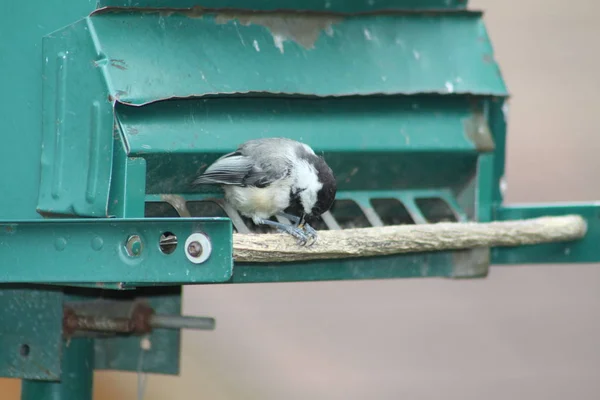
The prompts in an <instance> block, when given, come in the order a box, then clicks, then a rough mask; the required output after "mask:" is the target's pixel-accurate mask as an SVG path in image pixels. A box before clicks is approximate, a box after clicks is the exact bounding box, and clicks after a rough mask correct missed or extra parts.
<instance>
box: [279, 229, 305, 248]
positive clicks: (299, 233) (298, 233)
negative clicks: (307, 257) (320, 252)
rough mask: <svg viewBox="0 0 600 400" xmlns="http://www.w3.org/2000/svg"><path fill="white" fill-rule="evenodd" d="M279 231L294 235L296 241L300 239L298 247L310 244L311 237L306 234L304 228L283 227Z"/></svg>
mask: <svg viewBox="0 0 600 400" xmlns="http://www.w3.org/2000/svg"><path fill="white" fill-rule="evenodd" d="M278 230H280V231H282V232H285V233H287V234H289V235H292V236H293V237H295V238H296V239H298V245H300V246H304V245H306V243H307V242H308V238H309V236H308V235H306V233H304V231H303V230H302V228H298V227H294V226H289V227H288V226H286V227H285V228H283V227H281V228H278Z"/></svg>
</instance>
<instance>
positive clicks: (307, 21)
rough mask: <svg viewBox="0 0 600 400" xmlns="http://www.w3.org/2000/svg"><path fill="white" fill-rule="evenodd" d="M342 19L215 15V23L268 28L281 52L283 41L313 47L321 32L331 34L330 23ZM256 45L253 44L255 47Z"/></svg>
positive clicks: (276, 14)
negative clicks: (237, 23)
mask: <svg viewBox="0 0 600 400" xmlns="http://www.w3.org/2000/svg"><path fill="white" fill-rule="evenodd" d="M342 20H343V18H341V17H334V16H331V15H327V16H324V15H300V14H297V15H294V14H289V13H288V14H284V13H273V14H257V13H223V12H221V13H219V14H217V15H216V16H215V22H216V23H217V24H228V23H230V22H233V23H236V21H237V22H239V23H240V24H241V25H244V26H250V25H260V26H262V27H265V28H267V29H268V30H269V32H270V33H271V35H273V41H274V44H275V47H277V48H278V49H279V51H280V52H281V53H282V54H283V52H284V49H283V43H284V42H285V41H288V40H289V41H292V42H295V43H296V44H299V45H300V46H302V47H304V48H305V49H307V50H309V49H313V48H314V46H315V43H316V41H317V39H319V36H320V35H321V32H325V34H327V35H329V36H332V35H333V28H332V25H334V24H336V23H339V22H341V21H342ZM256 47H257V46H255V48H256ZM257 51H259V50H257Z"/></svg>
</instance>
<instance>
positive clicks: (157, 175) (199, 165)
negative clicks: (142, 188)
mask: <svg viewBox="0 0 600 400" xmlns="http://www.w3.org/2000/svg"><path fill="white" fill-rule="evenodd" d="M117 116H118V121H119V127H120V129H121V131H122V133H123V136H124V137H125V140H126V141H127V148H128V149H129V155H130V157H140V158H144V159H145V160H146V163H147V168H148V170H147V186H146V193H190V192H192V191H193V190H195V191H205V190H210V189H213V188H211V187H201V188H198V189H194V188H192V187H191V185H190V183H191V182H192V181H193V179H194V178H195V177H196V175H197V174H198V173H199V171H201V170H202V169H203V168H204V167H205V166H206V165H208V164H210V163H211V162H213V161H214V160H215V159H216V158H217V157H219V156H221V155H222V154H224V153H227V152H230V151H232V150H234V149H235V148H237V146H238V145H239V144H241V143H242V142H244V141H245V140H248V139H251V138H257V137H268V136H286V137H291V138H295V139H300V140H302V141H303V142H304V143H307V144H308V145H310V146H312V147H313V148H314V149H315V151H317V152H318V153H323V154H324V156H325V158H326V159H327V162H328V164H329V165H330V166H331V167H332V169H333V170H334V173H335V174H336V177H337V181H338V185H339V189H340V190H381V189H392V188H394V189H397V188H412V189H414V188H423V187H428V188H439V187H440V186H451V187H458V186H461V185H462V184H463V182H464V181H465V180H468V179H470V177H471V176H472V175H474V174H475V169H476V163H477V155H478V154H479V151H478V149H477V145H476V143H474V142H473V141H472V140H471V139H470V138H469V137H468V135H467V133H466V129H465V125H466V122H467V121H469V120H471V119H472V118H475V114H474V113H473V112H472V110H471V103H470V102H469V101H467V99H465V98H461V97H448V98H433V97H400V98H398V97H388V98H374V99H370V100H369V101H365V100H364V99H361V98H342V99H319V100H315V99H312V100H311V99H289V98H288V99H275V98H264V99H260V100H258V101H256V100H251V99H205V100H185V101H183V100H182V101H172V102H160V103H156V104H152V105H148V106H144V107H128V106H123V107H118V113H117ZM441 131H443V132H444V135H439V132H441ZM374 174H376V175H377V176H378V177H379V178H378V179H372V177H373V176H374Z"/></svg>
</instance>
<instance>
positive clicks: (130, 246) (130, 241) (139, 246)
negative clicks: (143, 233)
mask: <svg viewBox="0 0 600 400" xmlns="http://www.w3.org/2000/svg"><path fill="white" fill-rule="evenodd" d="M143 249H144V244H143V243H142V238H140V237H139V235H131V236H129V237H128V238H127V242H126V244H125V250H126V251H127V255H128V256H129V257H139V256H140V254H142V250H143Z"/></svg>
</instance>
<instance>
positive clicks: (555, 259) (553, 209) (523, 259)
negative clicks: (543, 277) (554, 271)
mask: <svg viewBox="0 0 600 400" xmlns="http://www.w3.org/2000/svg"><path fill="white" fill-rule="evenodd" d="M566 214H578V215H581V216H582V217H583V218H585V220H586V222H587V224H588V231H587V233H586V235H585V237H584V238H583V239H581V240H578V241H576V242H569V243H551V244H542V245H536V246H526V247H518V248H498V249H494V251H493V252H492V260H493V263H494V264H553V263H566V264H573V263H597V262H600V252H599V251H598V243H600V204H598V203H582V204H578V203H569V204H553V203H549V204H528V205H512V206H510V207H499V208H498V209H497V210H496V211H495V219H497V220H500V221H504V220H513V219H523V218H536V217H540V216H552V215H557V216H558V215H566Z"/></svg>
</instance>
